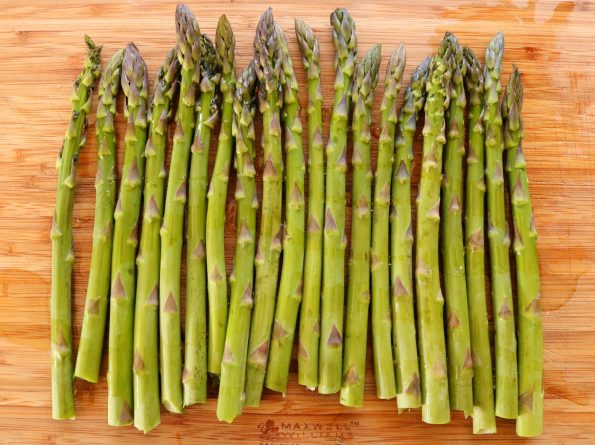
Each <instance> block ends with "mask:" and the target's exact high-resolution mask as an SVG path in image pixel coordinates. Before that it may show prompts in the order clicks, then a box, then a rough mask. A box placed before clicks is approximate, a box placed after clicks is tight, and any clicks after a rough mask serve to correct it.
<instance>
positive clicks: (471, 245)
mask: <svg viewBox="0 0 595 445" xmlns="http://www.w3.org/2000/svg"><path fill="white" fill-rule="evenodd" d="M463 55H464V57H465V63H466V64H467V72H466V74H465V89H466V94H467V97H468V98H469V99H468V103H469V111H468V115H469V120H468V135H469V148H468V151H467V179H466V184H465V204H466V205H465V239H466V256H465V272H466V274H467V298H468V301H469V326H470V329H471V351H472V352H473V433H474V434H491V433H495V432H496V418H495V417H494V384H493V379H492V356H491V353H490V337H489V333H488V317H487V310H486V293H485V270H484V261H485V259H484V256H485V255H484V249H485V242H484V230H483V225H484V206H485V204H484V195H485V182H484V177H483V175H484V145H483V121H482V111H483V72H482V69H481V65H480V63H479V61H478V60H477V58H476V57H475V54H473V52H472V51H471V50H470V49H469V48H463Z"/></svg>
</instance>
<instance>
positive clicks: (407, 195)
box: [390, 57, 431, 410]
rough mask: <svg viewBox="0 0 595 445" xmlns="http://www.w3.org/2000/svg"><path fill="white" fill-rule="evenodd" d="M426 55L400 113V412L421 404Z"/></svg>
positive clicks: (396, 343)
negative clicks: (418, 210) (417, 212)
mask: <svg viewBox="0 0 595 445" xmlns="http://www.w3.org/2000/svg"><path fill="white" fill-rule="evenodd" d="M430 60H431V59H430V58H429V57H428V58H426V59H425V60H424V61H423V62H422V63H421V64H420V65H419V66H418V67H417V68H416V69H415V70H414V71H413V74H412V75H411V80H410V81H409V86H408V87H407V89H406V90H405V95H404V97H403V106H402V107H401V111H400V112H399V117H398V123H397V130H396V133H397V134H396V139H395V147H396V151H395V163H394V166H393V180H392V191H391V215H390V219H391V294H392V295H391V296H392V315H393V319H392V323H393V325H392V326H393V351H394V358H395V363H396V376H397V406H398V407H399V410H404V409H410V408H419V407H420V406H421V387H420V380H419V361H418V356H417V340H416V333H415V313H414V311H413V261H412V251H413V225H412V222H411V171H412V165H411V164H412V162H413V138H414V136H415V129H416V126H417V120H418V117H419V114H420V111H421V110H422V109H423V107H424V103H425V100H426V91H425V83H426V81H427V78H428V70H429V68H430Z"/></svg>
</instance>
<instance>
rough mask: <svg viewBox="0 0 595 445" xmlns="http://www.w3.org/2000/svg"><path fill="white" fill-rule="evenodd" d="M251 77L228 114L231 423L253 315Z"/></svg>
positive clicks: (221, 404) (224, 387)
mask: <svg viewBox="0 0 595 445" xmlns="http://www.w3.org/2000/svg"><path fill="white" fill-rule="evenodd" d="M255 86H256V74H255V72H254V66H253V64H252V63H250V65H248V66H247V67H246V69H244V71H243V72H242V74H241V75H240V77H239V78H238V81H237V86H236V91H235V97H234V103H233V109H234V117H233V127H232V128H233V135H234V137H235V140H236V149H235V156H236V158H235V159H236V170H237V172H238V182H237V186H236V192H235V199H236V202H237V215H236V216H237V224H236V231H237V236H236V253H235V258H234V267H233V270H234V272H233V273H232V274H231V276H230V277H229V281H230V283H231V301H230V306H229V322H228V323H227V335H226V336H225V347H224V353H223V361H222V362H221V381H220V383H219V398H218V399H217V418H218V419H219V420H221V421H225V422H229V423H231V422H232V421H233V419H235V418H236V417H237V416H238V415H239V414H240V413H241V412H242V395H243V392H244V376H245V372H246V356H247V354H248V337H247V335H246V333H247V332H248V331H249V330H250V316H251V314H252V304H253V293H252V290H253V288H254V250H255V245H256V239H255V238H256V210H257V209H258V197H257V196H256V178H255V176H256V171H255V169H254V113H255V111H256V100H255V99H256V98H255V96H254V87H255Z"/></svg>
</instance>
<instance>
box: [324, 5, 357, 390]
mask: <svg viewBox="0 0 595 445" xmlns="http://www.w3.org/2000/svg"><path fill="white" fill-rule="evenodd" d="M330 21H331V26H332V28H333V42H334V44H335V49H336V52H337V54H336V57H335V68H336V78H335V84H334V88H335V97H334V100H333V110H332V116H331V123H330V129H329V141H328V145H327V147H326V160H327V172H326V189H325V193H326V200H325V217H324V251H323V252H324V256H323V264H324V266H323V278H322V310H321V336H320V347H319V349H320V351H319V376H318V377H319V378H318V391H319V392H320V393H322V394H333V393H336V392H337V391H339V390H340V389H341V375H342V372H341V370H342V369H341V362H342V355H343V305H344V299H345V298H344V287H345V276H344V273H343V271H344V270H345V248H346V247H347V238H346V235H345V174H346V172H347V162H346V161H347V160H346V156H347V128H348V122H349V110H350V104H351V98H350V95H349V88H350V86H351V80H352V77H353V73H354V68H355V58H356V56H357V37H356V35H355V22H354V21H353V19H352V18H351V15H350V14H349V12H348V11H347V10H346V9H342V8H338V9H336V10H335V11H333V13H332V14H331V17H330Z"/></svg>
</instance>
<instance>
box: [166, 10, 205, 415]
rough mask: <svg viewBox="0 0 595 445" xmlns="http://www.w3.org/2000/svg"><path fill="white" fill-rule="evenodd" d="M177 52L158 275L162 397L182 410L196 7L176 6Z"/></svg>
mask: <svg viewBox="0 0 595 445" xmlns="http://www.w3.org/2000/svg"><path fill="white" fill-rule="evenodd" d="M176 32H177V34H178V47H177V56H178V61H179V62H180V65H181V67H182V78H181V82H180V98H179V101H178V109H177V112H176V131H175V133H174V139H173V148H172V154H171V162H170V167H169V178H168V183H167V193H166V197H165V210H164V212H163V225H162V226H161V231H160V234H161V263H160V275H159V329H160V352H161V354H160V357H161V401H162V403H163V405H164V406H165V408H166V409H167V410H168V411H172V412H176V413H179V412H182V404H183V400H182V399H183V396H182V344H181V343H182V339H181V330H180V274H181V260H182V242H183V230H184V207H185V206H186V181H187V177H188V159H189V157H190V145H191V143H192V139H193V136H194V125H195V119H196V109H195V104H196V95H197V92H198V85H199V83H200V55H201V49H200V40H201V39H200V29H199V27H198V22H197V21H196V19H195V18H194V15H193V14H192V11H190V9H189V8H188V7H187V6H185V5H178V7H177V8H176Z"/></svg>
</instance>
